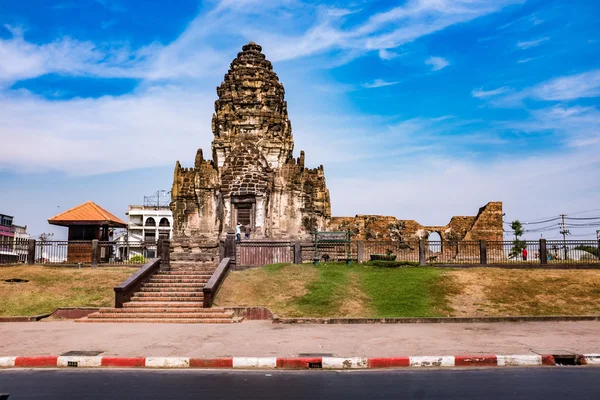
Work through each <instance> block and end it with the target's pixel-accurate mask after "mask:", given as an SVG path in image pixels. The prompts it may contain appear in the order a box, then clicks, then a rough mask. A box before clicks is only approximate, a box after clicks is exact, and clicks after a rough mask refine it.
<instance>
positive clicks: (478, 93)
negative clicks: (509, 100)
mask: <svg viewBox="0 0 600 400" xmlns="http://www.w3.org/2000/svg"><path fill="white" fill-rule="evenodd" d="M509 90H510V89H509V88H508V87H506V86H503V87H499V88H498V89H493V90H483V89H482V88H479V89H474V90H473V91H471V95H472V96H473V97H476V98H478V99H482V98H486V97H492V96H498V95H500V94H504V93H506V92H508V91H509Z"/></svg>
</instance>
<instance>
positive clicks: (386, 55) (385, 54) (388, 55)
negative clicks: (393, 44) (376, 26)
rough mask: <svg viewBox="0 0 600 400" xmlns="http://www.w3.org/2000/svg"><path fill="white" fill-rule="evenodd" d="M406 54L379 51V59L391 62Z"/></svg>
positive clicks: (384, 50)
mask: <svg viewBox="0 0 600 400" xmlns="http://www.w3.org/2000/svg"><path fill="white" fill-rule="evenodd" d="M404 54H406V53H402V54H400V53H396V52H393V51H389V50H386V49H381V50H379V58H381V59H383V60H391V59H394V58H396V57H399V56H401V55H404Z"/></svg>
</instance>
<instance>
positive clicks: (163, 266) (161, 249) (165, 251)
mask: <svg viewBox="0 0 600 400" xmlns="http://www.w3.org/2000/svg"><path fill="white" fill-rule="evenodd" d="M156 252H157V253H158V257H159V258H160V268H159V269H160V270H161V271H170V270H171V241H170V240H169V239H164V238H160V239H158V243H157V244H156Z"/></svg>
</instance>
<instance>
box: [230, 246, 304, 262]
mask: <svg viewBox="0 0 600 400" xmlns="http://www.w3.org/2000/svg"><path fill="white" fill-rule="evenodd" d="M236 260H237V265H238V266H242V267H259V266H262V265H267V264H279V263H291V262H294V246H293V244H292V243H290V242H286V241H283V242H278V241H269V242H259V241H243V242H241V243H238V245H237V246H236Z"/></svg>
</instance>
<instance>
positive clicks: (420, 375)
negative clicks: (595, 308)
mask: <svg viewBox="0 0 600 400" xmlns="http://www.w3.org/2000/svg"><path fill="white" fill-rule="evenodd" d="M599 381H600V368H594V367H558V368H507V369H499V368H490V369H460V370H456V369H452V370H413V369H411V370H393V371H362V372H359V371H338V372H335V371H297V372H296V371H288V372H286V371H272V372H269V371H227V372H225V371H200V370H171V371H168V370H130V369H127V370H125V369H121V370H106V369H96V370H64V369H61V370H3V371H0V393H6V392H8V393H10V398H9V400H17V399H192V398H193V399H210V400H217V399H261V400H270V399H286V400H292V399H303V400H305V399H306V400H312V399H344V400H354V399H356V400H358V399H361V400H362V399H502V400H506V399H529V400H530V399H600V385H598V382H599Z"/></svg>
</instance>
